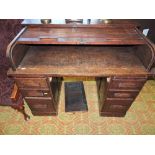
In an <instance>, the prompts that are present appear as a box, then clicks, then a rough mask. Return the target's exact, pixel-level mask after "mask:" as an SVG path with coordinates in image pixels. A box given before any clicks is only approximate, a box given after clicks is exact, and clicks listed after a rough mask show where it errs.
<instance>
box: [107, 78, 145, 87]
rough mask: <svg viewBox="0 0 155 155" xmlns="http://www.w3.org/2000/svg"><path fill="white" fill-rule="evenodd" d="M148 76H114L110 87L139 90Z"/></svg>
mask: <svg viewBox="0 0 155 155" xmlns="http://www.w3.org/2000/svg"><path fill="white" fill-rule="evenodd" d="M146 80H147V78H132V77H131V78H112V79H111V81H110V84H109V89H133V90H139V89H141V88H142V87H143V85H144V84H145V82H146Z"/></svg>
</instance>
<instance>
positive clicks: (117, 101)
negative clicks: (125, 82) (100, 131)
mask: <svg viewBox="0 0 155 155" xmlns="http://www.w3.org/2000/svg"><path fill="white" fill-rule="evenodd" d="M133 101H134V99H133V98H107V99H106V100H105V102H104V104H110V105H123V106H130V105H131V104H132V102H133Z"/></svg>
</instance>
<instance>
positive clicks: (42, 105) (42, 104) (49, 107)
mask: <svg viewBox="0 0 155 155" xmlns="http://www.w3.org/2000/svg"><path fill="white" fill-rule="evenodd" d="M25 100H26V102H27V104H28V106H29V107H30V109H31V110H32V111H37V112H40V113H43V112H44V113H45V112H47V113H48V112H55V111H56V110H55V107H54V103H53V100H52V99H51V98H49V97H48V98H43V97H42V98H41V97H40V98H39V97H25Z"/></svg>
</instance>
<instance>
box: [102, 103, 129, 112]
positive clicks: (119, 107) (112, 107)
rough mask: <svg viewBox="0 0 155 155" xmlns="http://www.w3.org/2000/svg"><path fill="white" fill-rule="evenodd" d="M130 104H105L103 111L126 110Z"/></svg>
mask: <svg viewBox="0 0 155 155" xmlns="http://www.w3.org/2000/svg"><path fill="white" fill-rule="evenodd" d="M129 107H130V106H124V105H117V104H105V105H103V108H102V111H103V112H126V111H127V110H128V109H129Z"/></svg>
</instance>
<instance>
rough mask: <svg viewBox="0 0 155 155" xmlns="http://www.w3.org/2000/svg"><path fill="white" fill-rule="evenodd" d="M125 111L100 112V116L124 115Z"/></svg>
mask: <svg viewBox="0 0 155 155" xmlns="http://www.w3.org/2000/svg"><path fill="white" fill-rule="evenodd" d="M125 115H126V112H100V116H104V117H124V116H125Z"/></svg>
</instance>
